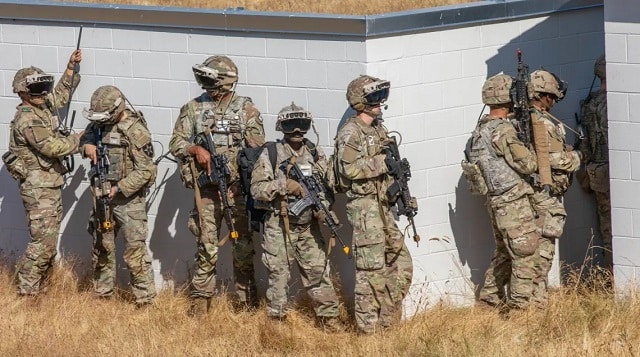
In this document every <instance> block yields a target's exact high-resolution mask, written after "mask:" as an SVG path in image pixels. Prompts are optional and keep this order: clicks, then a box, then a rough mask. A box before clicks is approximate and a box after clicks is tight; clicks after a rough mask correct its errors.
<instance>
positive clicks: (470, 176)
mask: <svg viewBox="0 0 640 357" xmlns="http://www.w3.org/2000/svg"><path fill="white" fill-rule="evenodd" d="M460 165H461V166H462V173H463V174H464V178H465V179H466V180H467V186H469V192H471V194H472V195H478V196H484V195H486V194H487V193H488V192H489V189H488V188H487V183H486V181H485V180H484V177H483V176H482V172H481V171H480V167H479V166H478V165H476V164H472V163H470V162H469V161H467V160H462V162H461V163H460Z"/></svg>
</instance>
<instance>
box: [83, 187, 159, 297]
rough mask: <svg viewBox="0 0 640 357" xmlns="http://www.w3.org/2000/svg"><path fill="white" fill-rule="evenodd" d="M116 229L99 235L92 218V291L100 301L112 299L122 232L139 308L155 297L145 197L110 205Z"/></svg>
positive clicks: (113, 201) (121, 199)
mask: <svg viewBox="0 0 640 357" xmlns="http://www.w3.org/2000/svg"><path fill="white" fill-rule="evenodd" d="M111 210H112V214H113V221H114V223H115V224H114V228H113V230H112V231H110V232H99V231H98V230H97V229H96V227H97V225H96V223H95V221H94V217H93V216H92V217H91V220H90V221H89V233H91V234H92V235H93V252H92V260H93V288H94V291H95V293H96V294H97V295H98V296H101V297H109V296H112V295H113V292H114V289H115V279H116V244H115V238H116V237H117V235H118V232H119V231H122V235H123V236H124V242H125V248H124V262H125V263H126V264H127V268H128V269H129V274H130V277H131V290H132V291H133V295H134V296H135V298H136V303H137V304H145V303H149V302H151V301H153V299H154V298H155V297H156V285H155V281H154V277H153V267H152V265H151V256H150V255H149V251H148V250H147V244H146V240H147V235H148V234H147V233H148V227H147V212H146V210H145V199H144V196H142V195H135V196H133V197H130V198H123V197H117V196H116V198H114V199H113V200H112V201H111Z"/></svg>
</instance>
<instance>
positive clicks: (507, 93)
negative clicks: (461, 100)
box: [482, 73, 513, 105]
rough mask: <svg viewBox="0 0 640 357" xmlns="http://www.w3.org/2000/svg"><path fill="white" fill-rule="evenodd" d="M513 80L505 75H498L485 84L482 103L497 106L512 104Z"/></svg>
mask: <svg viewBox="0 0 640 357" xmlns="http://www.w3.org/2000/svg"><path fill="white" fill-rule="evenodd" d="M512 86H513V78H512V77H511V76H509V75H506V74H504V73H499V74H496V75H495V76H493V77H490V78H489V79H487V80H486V81H485V82H484V85H483V86H482V103H484V104H486V105H497V104H507V103H511V87H512Z"/></svg>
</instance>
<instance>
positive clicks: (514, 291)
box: [479, 196, 540, 308]
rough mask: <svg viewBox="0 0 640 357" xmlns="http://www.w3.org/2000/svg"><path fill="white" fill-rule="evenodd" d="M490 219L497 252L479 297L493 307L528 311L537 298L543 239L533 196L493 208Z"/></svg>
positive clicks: (491, 208)
mask: <svg viewBox="0 0 640 357" xmlns="http://www.w3.org/2000/svg"><path fill="white" fill-rule="evenodd" d="M489 216H490V217H491V221H492V225H493V234H494V238H495V241H496V249H495V251H494V254H493V258H492V259H491V263H490V264H489V268H487V272H486V273H485V281H484V286H483V288H482V290H481V291H480V296H479V298H480V300H482V301H485V302H487V303H489V304H491V305H499V304H503V303H506V304H507V305H508V306H510V307H512V308H524V307H525V306H527V305H528V304H529V301H530V300H531V298H532V296H533V291H534V279H535V277H536V270H535V264H536V261H537V259H536V255H535V253H536V249H537V248H538V242H539V240H540V235H539V234H538V231H537V227H536V224H535V217H534V214H533V210H532V208H531V203H530V202H529V197H528V196H524V197H521V198H519V199H517V200H514V201H511V202H507V203H503V204H500V205H495V206H489Z"/></svg>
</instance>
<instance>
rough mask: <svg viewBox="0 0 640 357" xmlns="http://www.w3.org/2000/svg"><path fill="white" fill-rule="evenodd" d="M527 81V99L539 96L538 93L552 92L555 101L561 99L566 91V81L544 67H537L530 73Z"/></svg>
mask: <svg viewBox="0 0 640 357" xmlns="http://www.w3.org/2000/svg"><path fill="white" fill-rule="evenodd" d="M530 77H531V81H530V82H529V90H528V92H529V99H534V98H539V97H540V93H547V94H553V95H555V96H556V98H557V99H556V101H558V102H559V101H561V100H562V98H564V95H565V94H566V93H567V88H568V85H567V82H565V81H563V80H561V79H560V78H558V76H556V75H555V74H553V73H551V72H548V71H546V70H544V69H538V70H535V71H533V72H532V73H531V75H530Z"/></svg>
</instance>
